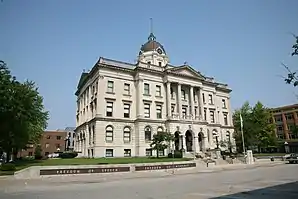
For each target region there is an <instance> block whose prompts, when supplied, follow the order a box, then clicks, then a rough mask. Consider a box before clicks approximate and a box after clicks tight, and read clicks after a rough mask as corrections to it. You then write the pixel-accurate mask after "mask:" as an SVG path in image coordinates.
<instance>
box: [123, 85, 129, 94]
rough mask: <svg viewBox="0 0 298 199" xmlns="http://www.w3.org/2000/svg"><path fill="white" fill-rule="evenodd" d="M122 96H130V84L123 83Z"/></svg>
mask: <svg viewBox="0 0 298 199" xmlns="http://www.w3.org/2000/svg"><path fill="white" fill-rule="evenodd" d="M124 95H130V84H128V83H124Z"/></svg>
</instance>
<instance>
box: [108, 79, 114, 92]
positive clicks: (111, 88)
mask: <svg viewBox="0 0 298 199" xmlns="http://www.w3.org/2000/svg"><path fill="white" fill-rule="evenodd" d="M107 92H108V93H114V82H113V81H108V90H107Z"/></svg>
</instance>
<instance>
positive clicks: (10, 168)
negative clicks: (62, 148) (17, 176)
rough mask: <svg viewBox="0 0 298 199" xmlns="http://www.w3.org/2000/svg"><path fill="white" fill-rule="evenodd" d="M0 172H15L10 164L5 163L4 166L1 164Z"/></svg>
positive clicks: (13, 166)
mask: <svg viewBox="0 0 298 199" xmlns="http://www.w3.org/2000/svg"><path fill="white" fill-rule="evenodd" d="M0 170H1V171H15V170H16V166H15V165H14V164H12V163H6V164H2V165H1V166H0Z"/></svg>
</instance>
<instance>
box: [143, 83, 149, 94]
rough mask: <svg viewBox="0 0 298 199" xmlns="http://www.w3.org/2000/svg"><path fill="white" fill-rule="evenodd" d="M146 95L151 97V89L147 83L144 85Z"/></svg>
mask: <svg viewBox="0 0 298 199" xmlns="http://www.w3.org/2000/svg"><path fill="white" fill-rule="evenodd" d="M144 95H150V87H149V84H147V83H144Z"/></svg>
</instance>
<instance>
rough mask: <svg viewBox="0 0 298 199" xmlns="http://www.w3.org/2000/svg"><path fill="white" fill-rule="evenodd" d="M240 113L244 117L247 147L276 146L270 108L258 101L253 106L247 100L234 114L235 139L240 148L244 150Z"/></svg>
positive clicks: (244, 135)
mask: <svg viewBox="0 0 298 199" xmlns="http://www.w3.org/2000/svg"><path fill="white" fill-rule="evenodd" d="M240 113H241V115H242V118H243V137H244V143H245V148H254V147H258V148H259V149H260V148H266V147H269V146H276V144H277V143H276V135H275V125H274V124H272V123H270V122H269V121H270V119H271V116H272V115H271V113H270V110H269V109H268V108H266V107H264V105H263V104H262V103H261V102H257V103H256V104H255V106H254V107H251V106H250V105H249V103H248V102H246V103H245V104H244V105H243V106H242V107H241V108H240V109H239V110H236V111H235V112H234V114H233V120H234V125H235V135H234V136H235V141H236V145H237V148H238V150H239V149H240V151H243V147H242V134H241V129H240Z"/></svg>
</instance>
